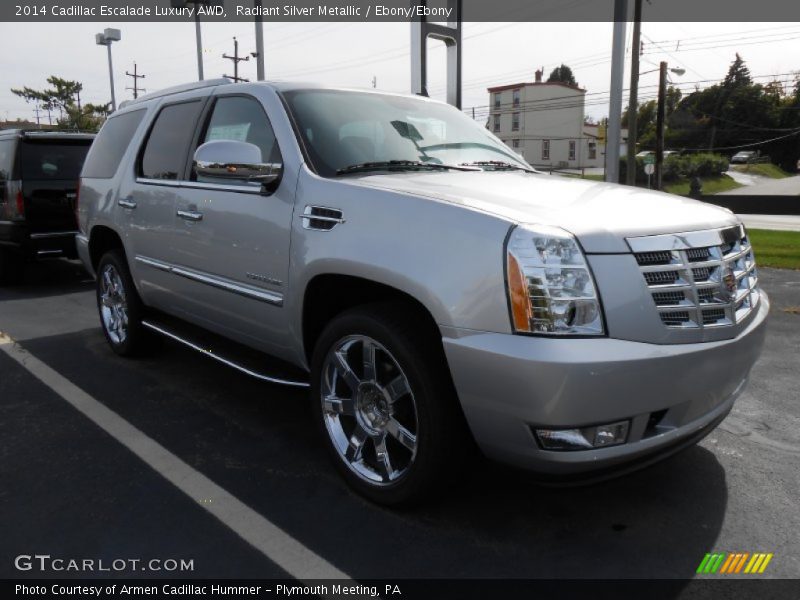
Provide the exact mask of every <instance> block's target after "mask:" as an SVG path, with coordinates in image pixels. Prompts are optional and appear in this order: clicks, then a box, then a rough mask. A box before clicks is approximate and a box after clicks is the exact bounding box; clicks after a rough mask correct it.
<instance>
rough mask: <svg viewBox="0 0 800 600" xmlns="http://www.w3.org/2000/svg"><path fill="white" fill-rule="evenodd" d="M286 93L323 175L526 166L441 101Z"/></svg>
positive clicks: (331, 92) (358, 94) (328, 92)
mask: <svg viewBox="0 0 800 600" xmlns="http://www.w3.org/2000/svg"><path fill="white" fill-rule="evenodd" d="M284 96H285V98H286V101H287V103H288V105H289V110H290V111H291V113H292V115H293V117H294V119H295V121H296V123H297V126H298V129H299V131H300V136H301V137H302V141H303V143H304V144H305V147H306V149H307V151H308V154H309V158H310V160H311V162H312V163H313V166H314V168H315V169H316V171H317V173H319V174H320V175H322V176H323V177H335V176H336V175H337V173H339V174H342V173H345V172H348V167H353V166H358V165H362V166H363V165H366V166H367V167H373V168H380V164H381V163H388V162H389V161H395V162H394V163H393V164H392V165H391V166H392V169H393V170H397V169H398V168H408V169H410V170H411V169H414V168H419V166H420V163H423V166H424V165H425V164H430V165H434V164H439V165H454V166H455V165H468V164H476V165H477V166H480V167H486V168H497V167H498V166H499V165H507V166H510V167H514V168H522V169H526V170H528V169H531V167H530V166H529V165H528V164H527V163H526V162H525V161H524V160H522V158H521V157H520V156H518V155H517V154H516V153H514V151H512V150H511V149H509V148H508V146H506V145H505V144H503V142H501V141H500V140H498V139H497V138H496V137H494V136H493V135H492V134H491V133H489V132H488V131H487V130H486V129H485V128H484V127H482V126H481V125H479V124H478V123H476V122H475V121H473V120H472V119H470V118H469V117H467V116H466V115H465V114H463V113H462V112H461V111H460V110H458V109H456V108H454V107H452V106H449V105H447V104H440V103H438V102H430V101H427V100H423V99H417V98H413V97H412V98H410V97H407V96H393V95H388V94H378V93H371V92H351V91H341V90H296V91H290V92H286V93H285V94H284ZM398 161H407V164H406V165H401V164H398ZM370 163H372V164H370ZM374 163H378V165H376V164H374ZM480 163H484V164H480Z"/></svg>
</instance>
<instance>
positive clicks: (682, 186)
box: [664, 175, 742, 196]
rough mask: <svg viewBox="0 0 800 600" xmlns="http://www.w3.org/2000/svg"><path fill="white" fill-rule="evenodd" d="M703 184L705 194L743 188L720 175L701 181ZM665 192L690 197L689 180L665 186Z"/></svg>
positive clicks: (725, 176)
mask: <svg viewBox="0 0 800 600" xmlns="http://www.w3.org/2000/svg"><path fill="white" fill-rule="evenodd" d="M701 181H702V182H703V194H718V193H719V192H727V191H728V190H735V189H736V188H739V187H742V184H740V183H736V182H735V181H734V180H733V179H731V178H730V177H728V176H727V175H720V176H719V177H708V178H704V179H701ZM664 191H665V192H669V193H670V194H678V195H679V196H688V195H689V179H688V178H687V179H681V180H679V181H675V182H673V183H667V184H665V185H664Z"/></svg>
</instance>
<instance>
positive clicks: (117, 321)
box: [96, 250, 152, 356]
mask: <svg viewBox="0 0 800 600" xmlns="http://www.w3.org/2000/svg"><path fill="white" fill-rule="evenodd" d="M96 295H97V310H98V312H99V313H100V325H101V327H102V329H103V335H105V338H106V341H108V344H109V345H110V346H111V349H112V350H114V352H116V353H117V354H119V355H120V356H139V355H141V354H144V353H145V352H146V351H147V350H149V349H150V346H151V340H152V335H151V334H150V332H149V331H148V330H147V329H145V327H144V326H143V325H142V318H143V316H144V304H142V301H141V299H140V298H139V293H138V292H137V291H136V287H135V286H134V285H133V279H132V278H131V274H130V270H129V269H128V263H127V261H126V260H125V255H124V254H123V253H122V251H120V250H111V251H109V252H106V253H105V254H104V255H103V256H102V258H101V259H100V262H99V264H98V265H97V287H96Z"/></svg>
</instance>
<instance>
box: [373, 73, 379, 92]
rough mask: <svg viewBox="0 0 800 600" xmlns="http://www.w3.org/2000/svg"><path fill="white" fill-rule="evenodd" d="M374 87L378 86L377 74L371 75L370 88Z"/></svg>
mask: <svg viewBox="0 0 800 600" xmlns="http://www.w3.org/2000/svg"><path fill="white" fill-rule="evenodd" d="M376 87H378V76H377V75H373V76H372V89H375V88H376Z"/></svg>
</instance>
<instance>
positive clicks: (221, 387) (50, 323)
mask: <svg viewBox="0 0 800 600" xmlns="http://www.w3.org/2000/svg"><path fill="white" fill-rule="evenodd" d="M760 274H761V281H762V283H763V285H764V287H765V289H766V290H767V291H768V292H769V293H770V295H771V297H772V302H773V311H772V316H771V319H770V322H769V325H768V327H769V333H768V337H767V342H766V348H765V350H764V354H763V356H762V358H761V360H760V361H759V362H758V364H757V365H756V366H755V368H754V370H753V373H752V379H751V382H750V384H749V386H748V387H747V389H746V391H745V392H744V393H743V395H742V396H741V397H740V398H739V399H738V401H737V403H736V405H735V407H734V410H733V412H732V413H731V415H730V416H729V417H728V418H727V419H726V420H725V421H724V422H723V423H722V425H721V426H720V427H719V428H718V429H717V430H716V431H714V432H713V433H712V434H711V435H710V436H709V437H707V438H706V439H705V440H704V441H703V442H701V443H700V444H699V445H698V446H695V447H692V448H689V449H687V450H685V451H682V452H680V453H679V454H677V455H675V456H673V457H671V458H669V459H666V460H664V461H662V462H660V463H658V464H656V465H653V466H651V467H648V468H647V469H645V470H642V471H639V472H636V473H633V474H630V475H626V476H624V477H621V478H618V479H614V480H610V481H606V482H602V483H599V484H595V485H591V486H584V487H568V488H558V487H547V486H544V485H541V484H540V483H538V482H537V481H536V479H535V477H533V476H532V475H531V474H529V473H526V472H521V471H517V470H514V469H509V468H505V467H502V466H498V465H496V464H493V463H490V462H488V461H485V460H477V461H476V463H475V464H474V467H473V468H472V469H471V470H470V471H469V472H468V474H467V475H466V476H465V478H464V479H463V481H461V482H460V483H459V484H458V485H456V486H454V487H452V488H450V489H449V490H448V491H447V493H446V494H444V495H442V496H440V497H438V498H435V499H433V500H432V501H431V502H430V503H428V504H426V505H424V506H421V507H418V508H415V509H407V510H388V509H384V508H381V507H378V506H375V505H373V504H371V503H369V502H367V501H365V500H364V499H362V498H361V497H359V496H357V495H355V494H353V493H352V492H350V491H349V489H348V488H347V487H346V486H345V484H344V483H343V482H342V480H341V479H340V478H339V476H338V475H337V474H336V473H335V472H334V469H333V468H332V466H331V464H330V463H329V462H328V459H327V457H326V455H325V454H324V453H323V448H322V445H321V443H320V439H319V437H318V432H317V430H316V428H315V427H314V426H313V425H312V421H311V416H310V410H309V402H308V399H307V397H306V393H305V392H303V391H298V390H292V389H286V388H282V387H279V386H276V385H270V384H265V383H262V382H259V381H256V380H253V379H250V378H248V377H247V376H245V375H242V374H239V373H237V372H234V371H231V370H229V369H227V368H226V367H224V366H223V365H219V364H217V363H215V362H212V361H209V360H208V359H207V358H204V357H203V356H200V355H198V354H196V353H193V352H192V351H191V350H188V349H184V348H182V347H179V346H177V345H176V344H173V343H165V344H164V346H163V347H162V348H160V349H159V350H157V351H156V352H155V353H154V354H153V355H152V356H149V357H146V358H142V359H137V360H130V359H123V358H120V357H118V356H116V355H115V354H113V353H112V352H111V350H110V349H109V348H108V346H107V344H106V342H105V340H104V338H103V336H102V333H101V331H100V329H99V326H98V321H97V314H96V309H95V305H94V293H93V284H92V282H91V281H90V280H89V279H88V277H87V276H86V275H85V274H84V273H83V271H82V270H81V268H80V266H79V265H78V264H77V263H74V262H68V261H62V260H57V261H51V262H47V263H41V264H38V265H35V266H34V267H33V268H32V269H31V270H30V271H29V273H28V275H27V280H26V282H25V284H24V285H21V286H18V287H14V288H5V289H0V332H3V333H5V334H6V335H7V336H10V337H11V338H13V340H16V342H17V343H16V344H10V343H6V344H5V346H0V482H2V485H0V532H2V535H0V577H3V578H8V577H23V576H26V572H20V571H18V570H17V569H15V568H14V557H16V556H18V555H20V554H31V553H35V552H39V553H43V552H44V553H49V554H51V555H55V556H63V557H75V558H81V557H96V558H103V559H106V560H109V561H110V560H112V559H115V558H124V557H141V558H145V559H150V558H172V559H178V560H180V559H183V560H192V561H193V570H192V572H191V573H182V574H181V575H182V576H185V577H204V578H210V577H240V578H248V577H256V578H263V577H282V576H287V575H288V576H293V577H302V576H303V575H304V570H305V569H309V570H311V569H314V568H318V566H319V565H320V564H321V565H323V566H325V565H328V566H331V567H333V568H335V569H338V570H339V571H341V572H342V573H344V574H346V575H349V576H350V577H353V578H359V579H366V578H382V577H385V578H407V577H423V578H424V577H486V578H489V577H494V578H524V577H534V578H539V577H552V578H571V577H585V578H631V577H633V578H637V577H646V578H684V577H691V576H692V575H693V574H694V572H695V570H696V568H697V566H698V564H699V563H700V561H701V560H702V558H703V556H704V555H705V554H706V553H707V552H714V551H717V552H771V553H774V558H773V559H772V561H771V563H770V565H769V568H768V569H767V571H766V572H765V574H764V575H763V576H764V577H784V578H785V577H798V576H799V575H800V540H799V539H798V536H797V531H798V530H800V503H798V501H797V499H798V498H800V478H798V464H799V463H800V433H799V432H800V402H798V398H800V376H798V373H799V372H800V362H798V354H799V353H798V350H800V342H798V340H799V339H800V314H799V313H800V272H793V271H779V270H770V269H762V270H761V271H760ZM3 347H5V350H2V348H3ZM248 527H249V528H250V529H249V530H248V529H247V528H248ZM269 527H272V529H269ZM265 528H267V529H265ZM252 531H268V532H269V531H271V532H272V533H271V534H269V535H266V538H269V539H264V537H263V536H262V538H258V537H257V536H253V535H250V533H251V532H252ZM278 542H279V543H278ZM298 553H299V554H298ZM303 553H305V554H303ZM297 556H304V557H306V559H304V560H305V562H303V561H298V560H295V557H297ZM315 561H316V562H315ZM131 574H133V575H135V576H139V575H140V574H139V573H128V572H123V573H120V575H125V576H131ZM27 575H30V576H36V577H41V576H42V574H41V573H27ZM45 575H46V576H47V574H45ZM51 575H52V574H51ZM160 575H161V574H160V573H157V572H156V573H153V572H148V573H146V576H149V577H153V576H160ZM169 575H170V576H175V573H169ZM59 576H61V577H64V576H67V577H75V576H81V577H86V576H92V574H91V573H88V574H87V573H79V574H70V573H60V574H59Z"/></svg>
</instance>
